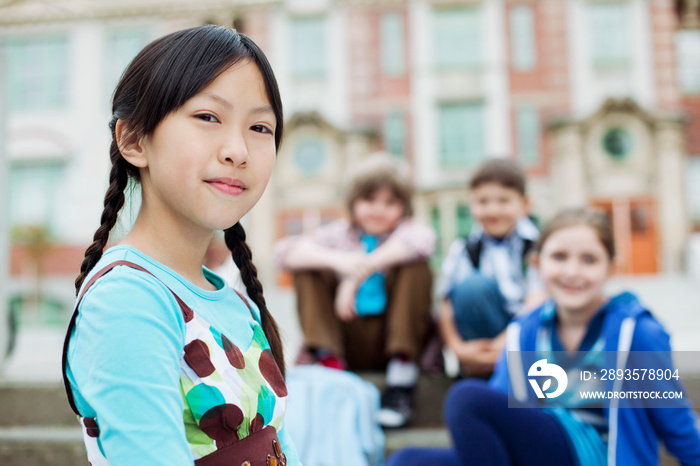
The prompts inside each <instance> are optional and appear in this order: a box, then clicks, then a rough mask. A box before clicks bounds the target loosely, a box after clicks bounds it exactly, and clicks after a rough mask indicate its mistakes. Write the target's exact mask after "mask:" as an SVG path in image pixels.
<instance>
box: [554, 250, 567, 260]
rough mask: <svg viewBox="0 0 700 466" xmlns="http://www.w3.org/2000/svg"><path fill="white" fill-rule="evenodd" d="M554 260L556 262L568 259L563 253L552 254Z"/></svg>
mask: <svg viewBox="0 0 700 466" xmlns="http://www.w3.org/2000/svg"><path fill="white" fill-rule="evenodd" d="M552 259H554V260H555V261H563V260H565V259H566V253H563V252H555V253H552Z"/></svg>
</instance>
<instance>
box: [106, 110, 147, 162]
mask: <svg viewBox="0 0 700 466" xmlns="http://www.w3.org/2000/svg"><path fill="white" fill-rule="evenodd" d="M114 137H115V139H116V141H117V146H118V147H119V152H121V154H122V157H124V159H125V160H126V161H127V162H129V163H130V164H131V165H133V166H135V167H138V168H144V167H146V166H148V160H147V159H146V153H145V151H144V150H143V140H142V138H141V137H140V136H139V135H138V133H137V132H136V131H133V130H132V129H131V128H129V127H128V125H127V123H126V121H124V120H117V124H116V125H115V127H114Z"/></svg>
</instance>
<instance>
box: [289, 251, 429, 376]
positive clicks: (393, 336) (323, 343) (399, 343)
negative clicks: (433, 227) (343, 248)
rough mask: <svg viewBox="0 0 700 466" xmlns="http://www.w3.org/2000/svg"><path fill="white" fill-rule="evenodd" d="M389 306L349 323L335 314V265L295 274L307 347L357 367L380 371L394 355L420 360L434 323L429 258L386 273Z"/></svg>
mask: <svg viewBox="0 0 700 466" xmlns="http://www.w3.org/2000/svg"><path fill="white" fill-rule="evenodd" d="M385 277H386V282H385V283H386V289H387V309H386V310H385V312H384V313H383V314H381V315H378V316H363V317H356V318H355V319H353V320H352V321H350V322H343V321H341V320H340V319H338V317H337V315H336V313H335V306H334V300H335V292H336V289H337V287H338V283H339V282H338V279H337V277H336V276H335V273H334V272H332V271H330V270H305V271H299V272H296V273H295V274H294V286H295V288H296V293H297V309H298V310H299V322H300V324H301V328H302V331H303V333H304V346H306V347H307V348H325V349H328V350H330V351H333V352H334V353H336V354H338V355H340V356H344V357H345V359H346V361H347V363H348V368H349V369H352V370H381V369H384V367H385V366H386V363H387V361H388V359H389V357H391V356H392V355H394V354H399V353H400V354H404V355H406V356H407V357H409V358H411V359H412V360H414V361H415V360H417V359H418V357H419V356H420V354H421V352H422V350H423V347H424V345H425V343H426V338H427V336H428V335H427V331H428V329H429V322H430V305H431V289H432V274H431V271H430V268H429V267H428V264H427V262H424V261H422V262H412V263H408V264H403V265H400V266H397V267H393V268H391V269H389V270H388V271H387V272H386V275H385Z"/></svg>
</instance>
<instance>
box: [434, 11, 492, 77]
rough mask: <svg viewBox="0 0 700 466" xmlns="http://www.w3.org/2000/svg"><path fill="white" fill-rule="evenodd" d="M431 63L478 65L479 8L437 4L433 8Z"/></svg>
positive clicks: (448, 66) (452, 66)
mask: <svg viewBox="0 0 700 466" xmlns="http://www.w3.org/2000/svg"><path fill="white" fill-rule="evenodd" d="M434 31H435V33H434V34H435V35H434V37H435V50H434V57H435V66H436V67H437V68H438V69H445V70H451V69H464V68H478V67H479V66H481V64H482V58H483V57H482V46H481V45H482V39H481V11H480V10H479V9H478V8H476V7H464V8H440V9H438V10H435V12H434Z"/></svg>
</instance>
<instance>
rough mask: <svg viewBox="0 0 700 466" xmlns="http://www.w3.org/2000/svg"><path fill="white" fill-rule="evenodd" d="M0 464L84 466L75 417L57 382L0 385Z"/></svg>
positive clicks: (80, 435) (79, 433)
mask: <svg viewBox="0 0 700 466" xmlns="http://www.w3.org/2000/svg"><path fill="white" fill-rule="evenodd" d="M0 413H2V415H1V416H0V464H2V465H4V466H44V465H47V466H48V465H51V466H54V465H55V466H81V465H84V466H87V464H88V462H87V458H86V456H85V446H84V445H83V437H82V434H81V431H80V426H79V424H78V421H77V419H76V417H75V414H73V412H72V411H71V410H70V407H69V406H68V402H67V401H66V394H65V391H64V389H63V385H62V384H61V383H60V382H56V383H46V382H31V383H30V382H14V383H9V382H5V383H2V384H0Z"/></svg>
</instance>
